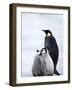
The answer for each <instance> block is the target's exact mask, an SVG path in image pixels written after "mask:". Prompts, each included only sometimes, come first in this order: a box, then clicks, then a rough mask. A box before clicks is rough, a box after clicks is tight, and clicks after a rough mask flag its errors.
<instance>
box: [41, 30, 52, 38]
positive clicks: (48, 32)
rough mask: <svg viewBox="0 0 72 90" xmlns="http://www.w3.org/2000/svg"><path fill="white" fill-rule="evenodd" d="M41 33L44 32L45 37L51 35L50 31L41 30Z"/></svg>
mask: <svg viewBox="0 0 72 90" xmlns="http://www.w3.org/2000/svg"><path fill="white" fill-rule="evenodd" d="M42 31H43V32H45V34H46V36H47V37H50V36H52V33H51V31H50V30H42Z"/></svg>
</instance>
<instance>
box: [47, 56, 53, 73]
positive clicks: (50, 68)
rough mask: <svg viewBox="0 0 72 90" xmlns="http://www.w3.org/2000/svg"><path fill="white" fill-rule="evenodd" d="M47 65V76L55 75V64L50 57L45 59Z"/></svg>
mask: <svg viewBox="0 0 72 90" xmlns="http://www.w3.org/2000/svg"><path fill="white" fill-rule="evenodd" d="M45 64H46V72H45V74H53V73H54V64H53V61H52V59H51V57H50V56H49V55H46V57H45Z"/></svg>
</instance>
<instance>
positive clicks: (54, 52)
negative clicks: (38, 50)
mask: <svg viewBox="0 0 72 90" xmlns="http://www.w3.org/2000/svg"><path fill="white" fill-rule="evenodd" d="M42 31H43V32H45V34H46V36H45V42H44V47H45V48H47V49H48V51H49V54H50V56H51V58H52V60H53V63H54V73H55V74H56V75H60V73H59V72H58V71H57V70H56V66H57V62H58V57H59V49H58V45H57V42H56V40H55V38H54V36H53V35H52V32H51V31H50V30H42Z"/></svg>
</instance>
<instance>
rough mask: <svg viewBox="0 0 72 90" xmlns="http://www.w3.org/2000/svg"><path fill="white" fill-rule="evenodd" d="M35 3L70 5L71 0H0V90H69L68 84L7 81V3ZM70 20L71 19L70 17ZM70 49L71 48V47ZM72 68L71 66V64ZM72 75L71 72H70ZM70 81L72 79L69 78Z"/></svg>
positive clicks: (70, 87)
mask: <svg viewBox="0 0 72 90" xmlns="http://www.w3.org/2000/svg"><path fill="white" fill-rule="evenodd" d="M10 3H35V4H36V3H37V4H48V5H49V4H50V5H66V6H72V0H0V90H24V89H25V90H34V89H35V90H42V89H43V90H44V89H45V90H59V89H60V90H71V89H72V82H71V83H70V84H57V85H43V86H27V87H24V86H23V87H11V86H9V85H8V83H9V4H10ZM71 21H72V19H71ZM71 37H72V36H71ZM71 50H72V49H71ZM71 68H72V66H71ZM71 75H72V73H71ZM71 81H72V79H71Z"/></svg>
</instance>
